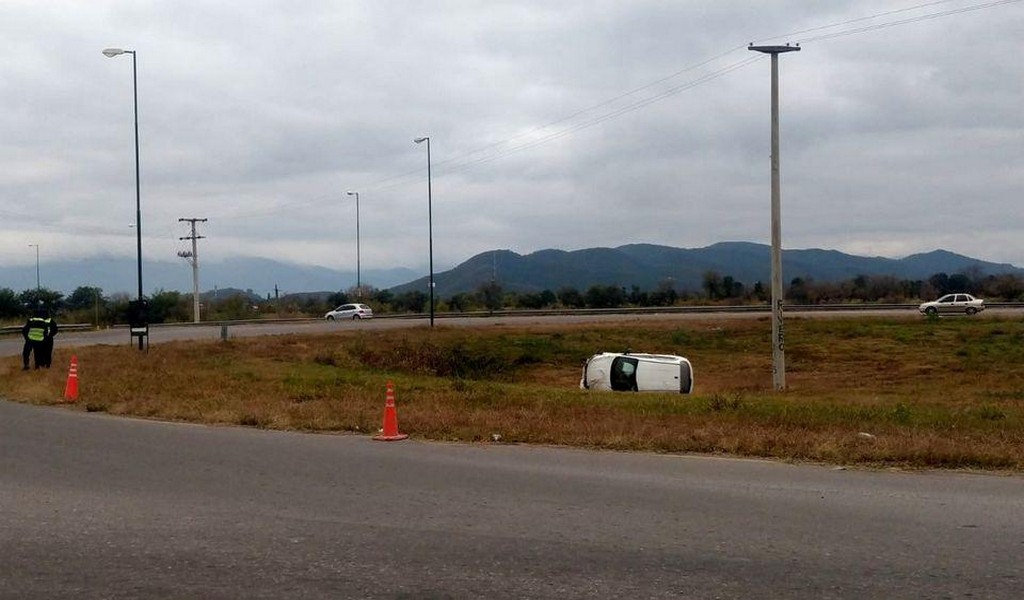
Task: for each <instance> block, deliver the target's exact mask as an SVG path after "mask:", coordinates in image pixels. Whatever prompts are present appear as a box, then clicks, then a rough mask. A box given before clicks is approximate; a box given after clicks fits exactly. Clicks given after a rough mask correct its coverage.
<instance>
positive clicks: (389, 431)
mask: <svg viewBox="0 0 1024 600" xmlns="http://www.w3.org/2000/svg"><path fill="white" fill-rule="evenodd" d="M407 437H409V436H407V435H405V434H404V433H398V411H397V410H395V387H394V385H392V384H391V382H390V381H389V382H388V395H387V399H386V400H385V402H384V430H383V431H381V434H380V435H375V436H373V439H375V440H379V441H382V442H397V441H398V440H404V439H405V438H407Z"/></svg>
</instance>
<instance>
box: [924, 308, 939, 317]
mask: <svg viewBox="0 0 1024 600" xmlns="http://www.w3.org/2000/svg"><path fill="white" fill-rule="evenodd" d="M924 314H926V315H928V316H929V317H934V316H935V315H937V314H939V309H937V308H935V307H934V306H929V307H928V308H926V309H924Z"/></svg>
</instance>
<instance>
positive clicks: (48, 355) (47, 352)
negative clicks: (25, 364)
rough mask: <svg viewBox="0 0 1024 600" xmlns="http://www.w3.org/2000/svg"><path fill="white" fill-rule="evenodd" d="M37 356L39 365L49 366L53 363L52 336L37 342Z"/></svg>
mask: <svg viewBox="0 0 1024 600" xmlns="http://www.w3.org/2000/svg"><path fill="white" fill-rule="evenodd" d="M36 354H37V356H39V366H40V367H46V368H47V369H49V368H50V365H51V364H53V338H52V337H48V338H46V339H44V340H43V341H41V342H39V349H37V350H36Z"/></svg>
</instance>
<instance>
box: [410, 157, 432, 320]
mask: <svg viewBox="0 0 1024 600" xmlns="http://www.w3.org/2000/svg"><path fill="white" fill-rule="evenodd" d="M413 141H414V142H416V143H417V144H421V143H423V142H426V143H427V236H428V240H429V244H430V326H431V327H433V326H434V208H433V203H434V201H433V198H432V192H431V182H430V137H421V138H416V139H415V140H413Z"/></svg>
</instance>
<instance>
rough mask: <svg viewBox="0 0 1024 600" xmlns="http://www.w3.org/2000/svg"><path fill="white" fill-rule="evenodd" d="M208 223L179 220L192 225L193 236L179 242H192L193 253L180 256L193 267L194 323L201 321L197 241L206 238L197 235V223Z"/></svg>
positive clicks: (194, 220) (183, 238)
mask: <svg viewBox="0 0 1024 600" xmlns="http://www.w3.org/2000/svg"><path fill="white" fill-rule="evenodd" d="M206 221H207V219H178V222H179V223H184V222H187V223H189V224H191V225H192V235H190V236H187V237H180V238H178V239H179V240H192V251H191V252H189V251H187V250H182V251H181V252H178V256H180V257H182V258H184V259H185V260H187V261H188V262H189V263H190V264H191V265H192V321H193V322H194V323H198V322H199V321H200V320H201V319H200V315H199V246H197V245H196V240H201V239H203V238H204V237H206V236H203V235H196V223H205V222H206Z"/></svg>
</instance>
